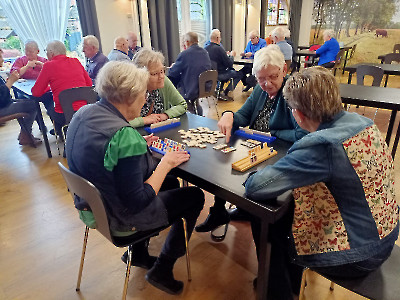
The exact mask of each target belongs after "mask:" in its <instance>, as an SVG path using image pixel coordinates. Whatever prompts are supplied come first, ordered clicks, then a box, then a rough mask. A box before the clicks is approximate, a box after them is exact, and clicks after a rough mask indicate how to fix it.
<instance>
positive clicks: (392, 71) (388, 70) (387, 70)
mask: <svg viewBox="0 0 400 300" xmlns="http://www.w3.org/2000/svg"><path fill="white" fill-rule="evenodd" d="M361 65H367V66H375V67H379V68H381V69H383V73H384V74H386V80H385V87H386V86H387V82H388V77H389V75H400V65H398V64H393V65H391V64H379V63H359V64H356V65H351V66H347V67H345V68H343V70H344V71H348V72H349V78H348V80H347V83H348V84H350V83H351V78H352V76H353V73H355V72H356V71H357V67H358V66H361Z"/></svg>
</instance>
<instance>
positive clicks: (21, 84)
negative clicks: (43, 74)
mask: <svg viewBox="0 0 400 300" xmlns="http://www.w3.org/2000/svg"><path fill="white" fill-rule="evenodd" d="M35 82H36V80H34V79H27V80H25V81H23V80H18V81H17V82H15V83H14V85H13V88H14V89H16V90H18V92H20V93H22V94H24V95H26V96H27V97H28V98H30V99H32V101H35V103H36V107H37V116H36V118H37V120H38V123H39V128H40V131H41V132H42V134H43V140H44V144H45V146H46V151H47V156H48V157H49V158H51V157H52V155H51V149H50V144H49V140H48V138H47V128H46V126H45V125H44V121H43V115H42V110H41V109H40V105H39V99H38V98H36V97H33V96H32V91H31V90H32V87H33V86H34V85H35Z"/></svg>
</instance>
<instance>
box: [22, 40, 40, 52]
mask: <svg viewBox="0 0 400 300" xmlns="http://www.w3.org/2000/svg"><path fill="white" fill-rule="evenodd" d="M26 48H30V49H34V50H39V45H38V43H36V41H34V40H27V41H26V42H25V49H26Z"/></svg>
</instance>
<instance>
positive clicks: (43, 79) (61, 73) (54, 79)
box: [32, 55, 92, 113]
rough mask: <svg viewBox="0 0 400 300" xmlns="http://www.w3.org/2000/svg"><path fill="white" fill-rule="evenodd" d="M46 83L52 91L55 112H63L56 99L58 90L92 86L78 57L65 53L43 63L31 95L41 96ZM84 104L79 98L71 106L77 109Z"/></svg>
mask: <svg viewBox="0 0 400 300" xmlns="http://www.w3.org/2000/svg"><path fill="white" fill-rule="evenodd" d="M48 85H50V88H51V91H52V92H53V100H54V104H55V109H54V110H55V111H56V112H57V113H63V111H62V108H61V105H60V100H59V99H58V95H59V94H60V92H61V91H63V90H66V89H70V88H74V87H80V86H92V80H91V79H90V77H89V75H88V73H87V72H86V71H85V69H84V67H83V66H82V64H81V63H80V62H79V60H78V59H76V58H72V57H67V56H66V55H57V56H54V57H53V58H52V60H51V61H48V62H46V63H45V64H44V65H43V69H42V71H41V72H40V74H39V77H38V79H37V80H36V83H35V85H34V86H33V88H32V95H33V96H34V97H40V96H42V95H43V94H44V93H46V92H47V91H48ZM86 104H87V102H86V101H84V100H80V101H76V102H74V103H73V105H72V106H73V108H74V110H75V111H77V110H78V109H79V108H81V107H82V106H84V105H86Z"/></svg>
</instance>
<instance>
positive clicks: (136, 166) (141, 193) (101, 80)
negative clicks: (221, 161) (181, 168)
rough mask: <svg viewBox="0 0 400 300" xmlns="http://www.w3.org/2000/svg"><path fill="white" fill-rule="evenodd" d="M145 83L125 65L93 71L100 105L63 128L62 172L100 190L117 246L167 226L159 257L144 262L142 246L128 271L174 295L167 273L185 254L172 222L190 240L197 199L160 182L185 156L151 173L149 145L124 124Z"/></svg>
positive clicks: (175, 284)
mask: <svg viewBox="0 0 400 300" xmlns="http://www.w3.org/2000/svg"><path fill="white" fill-rule="evenodd" d="M148 79H149V74H148V72H147V71H146V70H145V69H138V68H137V67H136V66H135V65H133V64H132V63H129V62H128V63H127V62H121V61H113V62H109V63H107V64H106V65H105V66H104V67H103V68H102V69H101V70H100V72H99V74H98V76H97V80H96V90H97V92H98V93H99V95H100V97H101V100H100V101H99V102H97V103H96V104H93V105H87V106H84V107H82V108H81V109H79V111H78V112H77V113H76V114H75V115H74V117H73V119H72V121H71V123H70V125H69V128H68V136H67V143H66V144H67V157H68V165H69V167H70V169H71V171H73V172H74V173H76V174H79V175H80V176H82V177H84V178H86V179H87V180H89V181H90V182H92V183H93V184H94V185H95V186H96V187H97V188H98V189H99V190H100V192H101V194H102V196H103V198H104V206H105V209H106V212H107V216H108V218H109V222H110V229H111V232H112V234H113V235H114V236H115V237H116V238H117V239H118V237H123V236H125V238H129V237H126V236H127V235H130V234H132V232H133V231H132V230H139V231H143V230H150V229H155V228H159V227H161V226H164V225H167V224H172V228H171V230H170V231H169V234H168V237H167V239H166V242H165V244H164V247H163V249H162V250H161V254H160V256H159V257H158V258H155V257H153V256H150V255H149V253H148V251H147V245H148V241H143V242H142V243H139V244H135V245H133V249H132V251H133V253H134V254H133V261H132V264H133V265H135V266H139V267H142V268H145V269H150V270H149V271H148V272H147V275H146V279H147V281H149V282H150V283H151V284H153V285H154V286H156V287H157V288H159V289H162V290H163V291H166V292H168V293H171V294H178V293H180V292H181V291H182V289H183V283H182V282H181V281H177V280H175V279H174V276H173V272H172V269H173V266H174V264H175V261H176V260H177V259H178V258H179V257H181V256H182V255H184V254H185V241H184V235H183V227H182V222H181V221H180V218H182V217H184V218H185V219H186V221H187V230H188V234H189V236H190V234H191V233H192V231H193V227H194V225H195V223H196V219H197V217H198V215H199V213H200V211H201V209H202V208H203V204H204V194H203V192H202V191H201V190H200V189H199V188H197V187H185V188H179V182H178V180H177V179H176V178H174V177H172V176H169V175H168V176H167V174H168V172H169V171H170V170H171V169H172V168H174V167H176V166H178V165H180V164H181V163H183V162H185V161H187V160H188V159H189V154H188V153H187V152H184V151H179V152H170V153H167V154H166V155H165V156H164V157H163V158H162V160H161V161H160V163H159V164H158V165H157V164H156V163H155V162H154V161H153V159H152V156H151V153H150V151H149V149H148V147H147V146H148V144H150V143H151V142H152V141H153V140H154V139H156V137H154V136H152V135H150V136H145V137H142V136H141V135H140V134H139V133H138V132H137V131H136V130H135V129H134V128H133V127H132V126H131V125H130V124H129V121H130V120H133V119H134V118H136V117H138V116H139V114H140V110H141V109H142V106H143V104H144V103H145V102H146V98H145V95H146V86H147V83H148ZM188 200H190V201H188ZM75 206H76V208H77V209H78V210H79V211H80V215H81V218H82V219H83V220H85V222H86V223H87V224H88V223H92V222H93V221H94V220H93V215H92V214H91V212H90V207H89V206H88V204H87V203H86V202H85V201H84V199H79V198H77V199H75ZM126 259H127V257H126V255H125V256H123V260H125V261H126Z"/></svg>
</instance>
